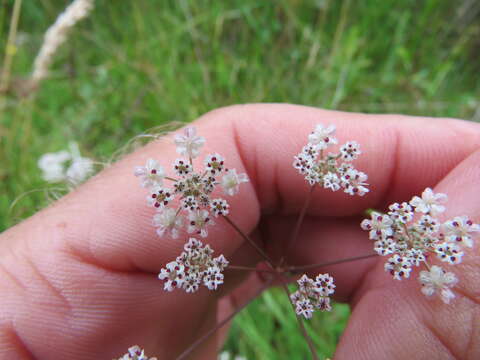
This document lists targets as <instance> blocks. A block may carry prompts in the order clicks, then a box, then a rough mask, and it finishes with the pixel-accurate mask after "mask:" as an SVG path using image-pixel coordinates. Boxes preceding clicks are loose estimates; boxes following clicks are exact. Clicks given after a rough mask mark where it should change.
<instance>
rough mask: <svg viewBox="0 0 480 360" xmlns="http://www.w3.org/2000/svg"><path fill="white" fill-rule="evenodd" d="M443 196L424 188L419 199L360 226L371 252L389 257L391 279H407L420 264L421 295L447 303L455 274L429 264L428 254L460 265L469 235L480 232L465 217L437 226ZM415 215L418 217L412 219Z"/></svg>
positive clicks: (470, 239)
mask: <svg viewBox="0 0 480 360" xmlns="http://www.w3.org/2000/svg"><path fill="white" fill-rule="evenodd" d="M446 201H447V196H446V195H445V194H440V193H438V194H435V193H434V192H433V191H432V189H430V188H427V189H425V191H424V192H423V193H422V196H421V197H418V196H415V197H413V198H412V200H410V202H409V203H406V202H403V203H401V204H399V203H394V204H392V205H390V206H389V211H388V213H387V214H380V213H378V212H372V213H371V219H370V220H367V219H365V220H363V221H362V223H361V227H362V229H364V230H367V231H369V237H370V239H372V240H374V241H375V242H374V250H375V251H376V252H377V253H378V254H379V255H382V256H389V258H388V260H387V262H386V263H385V271H388V272H389V273H390V274H391V275H392V276H393V278H394V279H396V280H402V279H405V278H408V277H409V276H410V273H411V271H412V268H413V267H414V266H421V265H423V266H424V267H425V268H426V269H427V270H424V271H421V272H420V274H419V277H418V280H419V281H420V283H421V285H422V293H423V294H425V295H426V296H432V295H434V294H435V293H437V294H438V295H439V296H440V298H441V299H442V301H443V302H444V303H446V304H448V303H449V302H450V301H451V300H452V299H453V298H454V297H455V294H454V293H453V291H452V290H451V289H450V288H452V287H453V286H454V285H455V284H456V283H457V282H458V279H457V278H456V276H455V274H453V273H451V272H446V271H445V270H444V269H442V268H441V267H440V266H437V265H431V264H430V263H429V261H427V259H428V258H429V255H430V254H432V255H434V256H435V255H436V257H437V258H438V259H439V260H440V261H442V262H445V263H447V264H449V265H456V264H460V263H461V262H462V257H463V255H464V253H463V250H462V247H463V246H467V247H473V237H472V235H473V234H474V233H476V232H479V231H480V226H479V225H478V224H474V223H473V221H472V220H470V219H469V218H468V217H467V216H457V217H455V218H453V219H451V220H448V221H446V222H444V223H441V222H440V221H439V220H438V219H436V218H435V216H436V215H438V214H440V213H442V212H444V211H445V206H444V205H443V204H444V203H445V202H446ZM415 213H418V216H415Z"/></svg>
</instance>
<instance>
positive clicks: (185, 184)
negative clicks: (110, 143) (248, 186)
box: [135, 127, 248, 238]
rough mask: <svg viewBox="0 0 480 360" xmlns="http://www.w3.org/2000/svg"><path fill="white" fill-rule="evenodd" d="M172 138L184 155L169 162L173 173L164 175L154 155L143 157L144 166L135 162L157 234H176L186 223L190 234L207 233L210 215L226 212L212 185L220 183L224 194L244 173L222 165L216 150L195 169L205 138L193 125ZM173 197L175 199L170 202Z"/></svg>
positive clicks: (230, 192)
mask: <svg viewBox="0 0 480 360" xmlns="http://www.w3.org/2000/svg"><path fill="white" fill-rule="evenodd" d="M174 141H175V145H176V147H177V152H178V153H179V154H180V155H182V156H184V157H182V158H178V159H176V160H175V161H174V163H173V165H172V168H173V171H174V173H175V175H176V177H168V176H167V174H166V172H165V170H164V169H163V167H162V166H160V164H159V163H158V162H157V161H156V160H154V159H149V160H147V162H146V164H145V166H137V167H136V168H135V175H136V176H138V177H139V178H140V180H141V185H142V186H143V187H145V188H147V189H148V190H149V195H148V197H147V203H148V204H149V205H150V206H152V207H154V208H156V209H157V214H156V215H155V216H154V217H153V224H154V226H155V227H156V228H157V234H158V235H159V236H164V235H165V234H169V235H170V236H171V237H172V238H178V237H179V234H180V230H181V229H182V228H184V227H186V230H187V232H188V233H190V234H191V233H196V234H198V235H200V236H201V237H207V236H208V226H210V225H213V224H214V223H215V221H214V217H218V216H225V215H228V214H229V212H230V205H229V204H228V202H227V201H226V200H225V199H223V198H220V197H214V196H212V194H213V193H214V191H215V189H216V187H217V186H218V185H220V186H221V187H222V188H223V191H224V193H225V194H227V195H229V196H233V195H235V194H236V193H237V192H238V191H239V186H240V184H241V183H244V182H247V181H248V177H247V175H246V174H237V171H236V170H235V169H228V168H226V166H225V160H224V158H223V157H222V156H221V155H219V154H217V153H214V154H210V155H207V157H206V158H205V159H204V161H203V165H204V169H203V170H202V171H200V172H197V171H195V169H194V164H193V159H195V158H196V157H198V155H199V154H200V149H201V147H202V146H203V145H204V144H205V139H204V138H203V137H201V136H197V135H196V130H195V128H193V127H187V128H186V129H185V131H184V133H183V134H182V135H177V136H175V139H174ZM168 180H169V181H171V182H172V186H171V187H167V186H165V185H164V182H165V181H168ZM175 198H177V199H178V200H179V202H178V203H176V204H175V205H173V201H174V200H175Z"/></svg>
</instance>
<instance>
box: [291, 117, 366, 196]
mask: <svg viewBox="0 0 480 360" xmlns="http://www.w3.org/2000/svg"><path fill="white" fill-rule="evenodd" d="M334 133H335V126H334V125H329V126H327V127H325V126H323V125H321V124H318V125H317V126H316V128H315V131H313V132H312V133H311V134H310V135H309V136H308V141H309V142H308V144H307V145H305V146H304V147H303V149H302V152H300V153H299V154H298V155H296V156H295V157H294V161H293V167H294V168H295V169H297V170H298V172H299V173H300V174H302V175H304V176H305V179H306V180H307V181H308V183H309V184H310V185H312V186H313V185H315V184H319V185H320V186H323V187H324V188H325V189H330V190H332V191H337V190H339V189H343V191H344V192H346V193H347V194H350V195H359V196H363V195H365V194H366V193H367V192H368V191H369V190H368V188H367V186H368V184H367V183H366V181H367V179H368V176H367V174H365V173H363V172H361V171H358V170H356V169H355V168H354V167H353V166H352V164H351V163H350V162H351V161H353V160H355V159H357V158H358V156H359V155H360V154H361V151H360V145H359V144H358V143H357V142H355V141H348V142H347V143H345V144H344V145H342V146H341V147H340V152H339V153H331V152H329V153H328V154H325V150H326V149H327V148H329V147H330V146H332V145H335V144H337V143H338V141H337V139H336V138H335V137H334V136H333V135H334Z"/></svg>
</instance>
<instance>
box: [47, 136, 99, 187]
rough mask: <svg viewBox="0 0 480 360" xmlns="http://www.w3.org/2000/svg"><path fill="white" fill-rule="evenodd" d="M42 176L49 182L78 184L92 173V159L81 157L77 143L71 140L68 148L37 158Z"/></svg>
mask: <svg viewBox="0 0 480 360" xmlns="http://www.w3.org/2000/svg"><path fill="white" fill-rule="evenodd" d="M38 167H39V168H40V170H41V171H42V178H43V179H44V180H45V181H48V182H50V183H58V182H68V183H69V184H71V185H74V186H75V185H78V184H80V183H81V182H82V181H84V180H85V179H87V178H88V177H89V176H90V175H91V174H92V173H93V161H92V160H91V159H89V158H86V157H82V156H81V155H80V150H79V149H78V144H77V143H75V142H71V143H70V144H69V146H68V150H62V151H59V152H56V153H47V154H44V155H42V156H41V157H40V159H39V160H38Z"/></svg>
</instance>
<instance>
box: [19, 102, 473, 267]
mask: <svg viewBox="0 0 480 360" xmlns="http://www.w3.org/2000/svg"><path fill="white" fill-rule="evenodd" d="M330 122H331V123H335V124H336V125H337V127H338V137H339V138H340V141H343V140H348V139H353V140H356V141H358V142H359V143H361V145H362V151H363V153H364V155H363V156H362V157H361V158H360V159H359V160H358V161H357V162H356V164H355V166H356V167H357V168H358V169H360V170H362V171H364V172H366V173H368V174H369V179H370V180H369V181H370V184H371V193H370V194H368V195H367V196H365V197H363V198H360V197H350V196H348V195H346V194H340V193H332V192H329V191H324V190H321V189H320V190H319V191H316V192H315V195H314V201H313V202H312V206H311V209H310V211H309V213H310V214H311V215H330V216H332V215H333V216H334V215H336V216H340V215H346V214H353V213H356V212H359V211H361V210H363V209H365V208H367V207H372V206H375V207H382V204H384V203H385V202H386V201H387V202H388V201H391V200H392V199H395V200H400V199H406V198H408V197H410V196H411V195H412V194H413V193H417V192H419V191H421V190H422V189H423V188H425V187H427V186H432V184H435V183H437V182H438V181H439V180H440V179H441V178H442V177H443V176H444V175H445V174H446V173H447V172H448V171H449V170H450V169H451V168H453V167H454V166H455V164H457V163H458V162H460V161H461V160H462V159H463V158H465V157H466V156H468V154H470V153H471V152H472V151H473V149H474V148H475V147H477V146H478V144H479V139H480V136H479V134H480V131H479V127H478V125H475V124H468V123H465V122H462V121H454V120H441V119H436V120H435V121H432V120H426V119H422V118H409V117H403V116H381V115H375V116H373V115H362V114H348V113H341V112H332V111H324V110H319V109H315V108H309V107H302V106H293V105H245V106H235V107H231V108H226V109H221V110H217V111H214V112H212V113H209V114H207V115H205V116H204V117H203V118H202V119H200V121H199V122H197V124H196V125H197V127H198V132H199V133H200V134H202V135H203V136H205V137H206V138H207V145H206V149H205V154H208V153H210V152H219V153H221V154H222V155H224V156H225V158H226V159H227V164H228V166H229V167H231V168H237V169H238V171H239V172H243V171H247V172H248V174H249V176H250V178H251V180H252V182H251V184H245V186H243V188H242V190H241V192H240V194H239V195H238V196H237V197H235V198H233V199H229V201H230V202H231V205H232V207H231V216H232V218H233V219H234V221H235V222H236V223H237V224H238V225H239V226H240V227H241V228H242V229H244V230H245V231H246V232H250V231H251V230H252V229H253V228H255V226H256V225H257V223H258V221H259V218H260V214H261V213H272V212H275V213H279V212H280V213H295V212H297V211H298V209H299V208H300V206H301V204H302V203H303V201H304V199H305V196H306V194H307V189H308V187H307V185H306V182H305V180H304V179H302V176H300V175H299V174H297V173H296V171H295V170H294V169H293V168H292V166H291V163H292V157H293V155H294V154H296V153H298V152H299V151H300V149H301V147H302V145H303V144H305V143H306V141H307V135H308V134H309V133H310V132H311V130H312V129H313V128H314V126H315V124H317V123H330ZM440 124H441V126H440ZM150 157H153V158H157V159H159V160H161V163H162V165H163V166H164V167H165V168H169V166H170V164H171V163H172V162H173V160H174V159H175V158H176V157H177V154H176V153H175V149H174V146H173V145H172V143H171V138H166V139H164V140H161V141H159V142H155V143H153V144H151V145H149V146H147V147H146V148H144V149H141V150H140V151H138V152H136V153H134V154H132V155H131V156H129V157H127V158H126V159H124V160H122V161H121V162H119V163H118V164H116V165H114V166H112V167H111V168H110V169H108V170H106V171H104V172H103V173H102V174H100V175H99V176H97V177H96V178H94V179H93V180H91V181H90V182H89V183H87V184H86V185H84V186H83V187H81V188H80V189H79V190H78V191H76V192H74V193H72V194H70V195H69V196H67V197H66V198H64V199H62V201H60V202H59V203H58V204H57V205H56V206H54V207H52V208H51V209H49V210H48V211H46V212H43V214H41V215H37V216H36V217H35V218H34V219H32V220H30V221H29V222H28V225H27V226H26V227H28V228H30V229H31V228H32V227H33V228H36V232H37V233H34V234H31V233H30V234H29V235H28V236H27V237H28V238H37V237H39V236H38V232H39V231H41V232H42V234H43V235H44V236H42V238H43V240H42V244H41V245H39V249H38V250H40V248H42V247H44V246H46V243H58V242H62V241H64V242H65V241H66V242H68V244H69V246H70V247H71V250H72V251H74V252H76V253H78V254H80V256H82V257H84V258H86V259H89V261H92V262H98V263H99V264H101V265H102V266H104V267H107V268H112V269H116V270H120V269H121V270H135V269H141V270H143V271H151V272H156V271H158V269H159V267H160V266H162V265H164V264H165V263H166V262H168V261H170V260H171V259H173V258H175V257H176V256H177V254H178V252H179V251H180V249H181V247H182V245H183V243H184V240H185V237H186V236H182V237H181V239H177V240H172V239H159V238H158V236H157V235H156V234H155V230H154V228H153V226H152V223H151V221H152V217H153V215H154V213H155V211H154V210H153V209H152V208H148V207H147V205H146V203H145V196H146V193H145V191H144V190H143V189H141V188H140V187H139V185H138V179H136V178H135V177H134V176H133V175H132V169H133V167H134V166H136V165H140V164H143V163H144V162H145V161H146V160H147V159H148V158H150ZM413 177H414V178H415V181H412V178H413ZM327 204H328V205H327ZM217 222H218V223H219V224H220V225H217V226H214V227H211V230H210V235H209V237H208V242H209V243H210V244H211V246H212V247H213V248H214V249H216V250H217V251H219V252H222V253H224V254H225V255H226V256H228V255H230V254H232V253H233V252H234V251H235V249H237V248H238V246H239V245H240V243H241V239H240V237H239V236H238V235H237V234H235V232H234V231H232V229H231V228H230V227H228V226H224V225H221V224H222V219H219V220H218V221H217ZM30 232H31V231H30ZM45 238H46V239H47V240H45Z"/></svg>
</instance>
